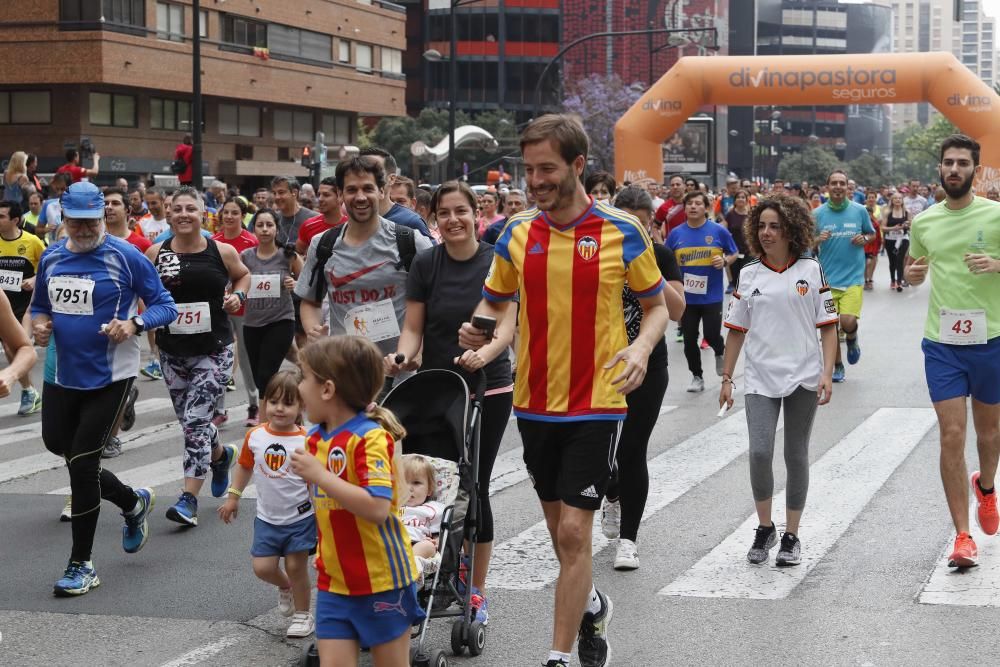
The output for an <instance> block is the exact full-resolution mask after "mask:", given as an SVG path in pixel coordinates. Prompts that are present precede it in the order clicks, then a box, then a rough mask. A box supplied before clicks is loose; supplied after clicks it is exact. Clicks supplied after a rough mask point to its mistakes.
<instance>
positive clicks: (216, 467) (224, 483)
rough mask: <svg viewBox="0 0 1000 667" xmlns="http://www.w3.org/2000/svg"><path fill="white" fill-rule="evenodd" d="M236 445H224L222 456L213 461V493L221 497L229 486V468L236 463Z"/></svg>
mask: <svg viewBox="0 0 1000 667" xmlns="http://www.w3.org/2000/svg"><path fill="white" fill-rule="evenodd" d="M238 454H239V452H238V451H237V450H236V445H223V446H222V456H220V457H219V460H218V461H213V462H212V495H213V496H215V497H216V498H221V497H222V496H224V495H226V489H228V488H229V469H230V468H232V467H233V465H234V464H235V463H236V457H237V455H238Z"/></svg>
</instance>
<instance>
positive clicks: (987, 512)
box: [972, 470, 1000, 535]
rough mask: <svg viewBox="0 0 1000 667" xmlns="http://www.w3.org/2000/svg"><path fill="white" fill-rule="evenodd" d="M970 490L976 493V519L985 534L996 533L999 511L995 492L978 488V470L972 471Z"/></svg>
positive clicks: (999, 517)
mask: <svg viewBox="0 0 1000 667" xmlns="http://www.w3.org/2000/svg"><path fill="white" fill-rule="evenodd" d="M972 491H973V492H974V493H975V494H976V504H977V507H976V521H978V522H979V527H980V528H982V529H983V532H984V533H986V534H987V535H996V533H997V527H998V526H1000V513H998V512H997V493H996V491H995V490H994V491H993V493H990V494H985V493H983V492H982V491H980V490H979V471H978V470H977V471H976V472H974V473H972Z"/></svg>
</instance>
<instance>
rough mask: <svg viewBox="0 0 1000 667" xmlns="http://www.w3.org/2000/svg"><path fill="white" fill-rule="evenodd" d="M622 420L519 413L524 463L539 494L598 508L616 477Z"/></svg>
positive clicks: (544, 498) (572, 504)
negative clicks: (548, 419) (542, 418)
mask: <svg viewBox="0 0 1000 667" xmlns="http://www.w3.org/2000/svg"><path fill="white" fill-rule="evenodd" d="M621 427H622V422H621V421H610V420H595V421H575V422H546V421H536V420H533V419H524V418H521V417H518V419H517V429H518V431H520V432H521V441H522V442H523V443H524V464H525V466H526V467H527V469H528V474H529V475H530V476H531V482H532V484H533V485H534V487H535V493H537V494H538V499H539V500H542V501H543V502H553V501H556V500H561V501H563V502H564V503H566V504H567V505H570V506H571V507H579V508H580V509H585V510H597V509H599V508H600V507H601V500H603V499H604V492H605V491H606V490H607V488H608V482H609V481H610V480H611V471H612V467H613V465H614V461H615V451H616V450H617V448H618V437H619V436H620V435H621Z"/></svg>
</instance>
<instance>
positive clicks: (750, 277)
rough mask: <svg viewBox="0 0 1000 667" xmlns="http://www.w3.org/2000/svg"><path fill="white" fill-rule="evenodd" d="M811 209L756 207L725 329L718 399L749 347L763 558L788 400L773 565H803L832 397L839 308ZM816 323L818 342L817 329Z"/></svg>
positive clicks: (727, 391) (783, 202) (724, 396)
mask: <svg viewBox="0 0 1000 667" xmlns="http://www.w3.org/2000/svg"><path fill="white" fill-rule="evenodd" d="M814 235H815V230H814V226H813V220H812V216H811V214H810V213H809V210H808V209H807V208H806V206H805V204H804V203H803V201H802V200H801V199H799V198H796V197H790V196H786V195H775V196H772V197H769V198H767V199H765V200H763V201H761V202H760V203H759V204H757V206H755V207H754V209H753V211H752V213H751V214H750V216H749V217H748V218H747V220H746V222H745V223H744V236H745V238H746V243H747V246H748V247H749V249H750V251H751V252H752V253H753V254H754V255H756V256H757V259H755V260H752V261H750V262H748V263H747V264H745V265H744V267H743V269H742V271H740V284H739V289H738V290H737V291H736V292H735V293H734V294H733V299H732V300H731V301H730V303H729V313H728V314H727V315H726V320H725V323H724V324H725V326H726V328H727V329H729V334H728V337H727V339H726V354H725V359H724V360H723V372H722V389H721V390H720V392H719V405H720V406H723V405H725V406H728V407H732V405H733V386H734V384H735V383H734V382H733V371H734V370H735V368H736V361H737V359H739V356H740V351H741V350H742V349H743V348H744V346H745V347H746V362H745V367H744V374H743V384H744V391H743V394H744V402H745V406H746V418H747V427H748V431H749V434H750V486H751V487H752V489H753V497H754V502H755V504H756V507H757V518H758V520H759V522H760V525H759V526H758V527H757V529H756V531H755V535H754V541H753V546H751V548H750V551H749V552H748V553H747V560H748V561H750V562H751V563H753V564H755V565H757V564H760V563H763V562H765V561H766V560H767V558H768V552H769V551H770V550H771V548H772V547H774V545H775V544H777V542H778V531H777V528H776V527H775V525H774V522H773V521H772V520H771V497H772V496H773V494H774V475H773V472H772V459H773V458H774V436H775V431H776V430H777V426H778V413H779V411H780V410H781V408H782V407H784V410H785V467H786V468H787V471H788V482H787V485H786V493H785V522H786V525H785V532H784V534H783V535H782V536H781V547H780V548H779V549H778V555H777V557H776V558H775V565H778V566H787V565H798V564H799V563H800V562H801V560H802V556H801V550H802V546H801V543H800V541H799V537H798V533H799V522H800V520H801V518H802V510H803V509H804V508H805V503H806V492H807V491H808V488H809V436H810V434H811V432H812V424H813V417H814V416H815V415H816V406H817V405H823V404H825V403H828V402H829V401H830V394H831V392H832V387H833V384H832V382H833V381H832V376H833V363H834V359H835V357H836V355H837V327H836V326H834V325H835V324H836V323H837V320H838V317H837V309H836V307H835V306H834V303H833V298H832V297H831V296H830V288H829V286H828V285H827V284H826V278H825V277H824V276H823V269H822V268H821V267H820V264H819V262H818V261H816V258H814V257H812V256H811V255H809V254H808V253H809V249H810V248H811V247H812V243H813V237H814ZM817 329H819V330H820V332H821V333H820V335H821V337H822V350H821V349H820V343H819V340H818V339H817V336H816V330H817Z"/></svg>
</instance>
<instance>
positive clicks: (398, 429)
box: [365, 403, 406, 442]
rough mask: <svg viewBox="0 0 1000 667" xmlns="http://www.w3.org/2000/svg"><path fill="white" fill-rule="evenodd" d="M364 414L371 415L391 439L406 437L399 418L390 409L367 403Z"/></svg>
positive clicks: (398, 439) (397, 440) (397, 439)
mask: <svg viewBox="0 0 1000 667" xmlns="http://www.w3.org/2000/svg"><path fill="white" fill-rule="evenodd" d="M365 414H366V415H368V416H369V417H371V418H372V419H373V420H374V421H376V422H378V424H379V425H380V426H381V427H382V428H384V429H385V430H386V431H388V432H389V435H391V436H392V439H393V440H394V441H396V442H399V441H400V440H402V439H403V438H405V437H406V429H405V428H403V425H402V424H401V423H399V419H397V418H396V415H395V414H393V412H392V410H389V409H388V408H383V407H382V406H381V405H378V404H376V403H369V404H368V407H367V408H365Z"/></svg>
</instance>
